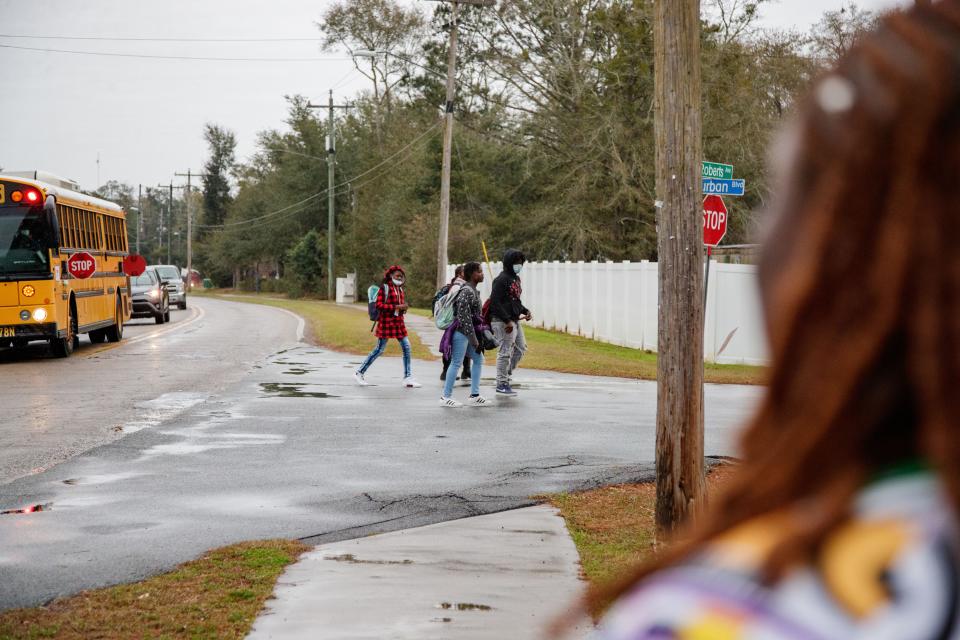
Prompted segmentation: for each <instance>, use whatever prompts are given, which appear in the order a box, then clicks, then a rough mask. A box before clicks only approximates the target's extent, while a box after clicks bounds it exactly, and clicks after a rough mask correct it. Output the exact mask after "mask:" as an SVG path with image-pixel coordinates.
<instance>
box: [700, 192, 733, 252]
mask: <svg viewBox="0 0 960 640" xmlns="http://www.w3.org/2000/svg"><path fill="white" fill-rule="evenodd" d="M728 218H729V216H728V215H727V205H726V204H724V202H723V198H721V197H720V196H707V197H706V198H704V199H703V244H705V245H707V246H708V247H715V246H717V245H718V244H720V241H721V240H723V236H725V235H727V219H728Z"/></svg>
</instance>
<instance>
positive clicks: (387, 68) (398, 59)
mask: <svg viewBox="0 0 960 640" xmlns="http://www.w3.org/2000/svg"><path fill="white" fill-rule="evenodd" d="M426 25H427V21H426V17H425V16H424V14H423V12H422V11H420V10H419V9H417V8H406V7H403V6H401V5H400V4H399V3H397V2H396V1H395V0H340V1H339V2H335V3H334V4H332V5H331V6H330V8H328V9H327V10H326V11H325V12H324V14H323V19H322V21H321V22H318V23H317V27H318V28H319V29H320V31H322V32H323V34H324V39H323V47H324V49H325V50H328V51H329V50H331V49H335V48H337V47H343V48H345V49H346V50H347V51H348V52H349V53H350V54H351V55H353V53H354V52H355V51H360V50H367V51H373V52H380V51H385V52H388V55H386V56H380V57H367V58H357V57H355V58H354V60H353V63H354V65H355V66H356V67H357V71H359V72H360V73H362V74H363V75H364V76H366V77H367V78H369V79H370V81H371V82H372V83H373V96H374V98H375V99H376V100H377V102H379V101H380V99H381V97H382V96H384V95H389V92H390V90H391V89H392V88H393V87H394V86H395V85H396V84H398V83H400V82H402V81H403V79H404V77H405V76H406V74H407V73H408V72H409V68H410V65H411V62H410V61H411V60H414V61H415V60H416V59H417V58H418V57H419V55H420V50H421V49H420V47H421V45H422V42H423V38H424V37H425V35H426ZM394 75H398V76H399V79H398V80H396V81H394V82H393V83H391V82H390V77H391V76H394Z"/></svg>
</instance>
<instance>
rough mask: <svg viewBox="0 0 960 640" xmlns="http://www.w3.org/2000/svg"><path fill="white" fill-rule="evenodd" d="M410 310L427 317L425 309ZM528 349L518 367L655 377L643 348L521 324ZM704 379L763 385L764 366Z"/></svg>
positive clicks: (652, 357)
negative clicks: (608, 342) (623, 345)
mask: <svg viewBox="0 0 960 640" xmlns="http://www.w3.org/2000/svg"><path fill="white" fill-rule="evenodd" d="M410 313H415V314H417V315H420V316H424V317H429V316H430V311H429V310H427V309H411V310H410ZM523 334H524V336H526V338H527V346H528V351H527V354H526V355H525V356H524V357H523V361H522V363H521V365H520V366H521V368H524V369H542V370H545V371H559V372H562V373H579V374H581V375H588V376H612V377H614V378H633V379H637V380H656V379H657V354H656V353H653V352H652V351H645V350H643V349H631V348H629V347H619V346H617V345H613V344H607V343H605V342H598V341H596V340H591V339H589V338H582V337H580V336H574V335H570V334H569V333H563V332H560V331H550V330H547V329H535V328H533V327H529V326H524V327H523ZM703 369H704V370H703V376H704V381H705V382H708V383H712V384H754V385H757V384H764V383H765V382H766V374H767V369H766V367H755V366H751V365H745V364H716V363H712V362H707V363H705V364H704V367H703Z"/></svg>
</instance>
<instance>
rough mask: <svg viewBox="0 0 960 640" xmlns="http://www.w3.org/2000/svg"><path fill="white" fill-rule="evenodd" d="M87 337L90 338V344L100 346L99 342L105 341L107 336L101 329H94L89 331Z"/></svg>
mask: <svg viewBox="0 0 960 640" xmlns="http://www.w3.org/2000/svg"><path fill="white" fill-rule="evenodd" d="M87 335H89V336H90V342H92V343H93V344H100V343H101V342H103V341H104V340H106V339H107V334H106V333H105V332H104V330H103V329H96V330H94V331H91V332H90V333H89V334H87Z"/></svg>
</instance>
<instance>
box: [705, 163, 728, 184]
mask: <svg viewBox="0 0 960 640" xmlns="http://www.w3.org/2000/svg"><path fill="white" fill-rule="evenodd" d="M703 177H704V178H713V179H716V180H733V165H732V164H719V163H716V162H704V163H703Z"/></svg>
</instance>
